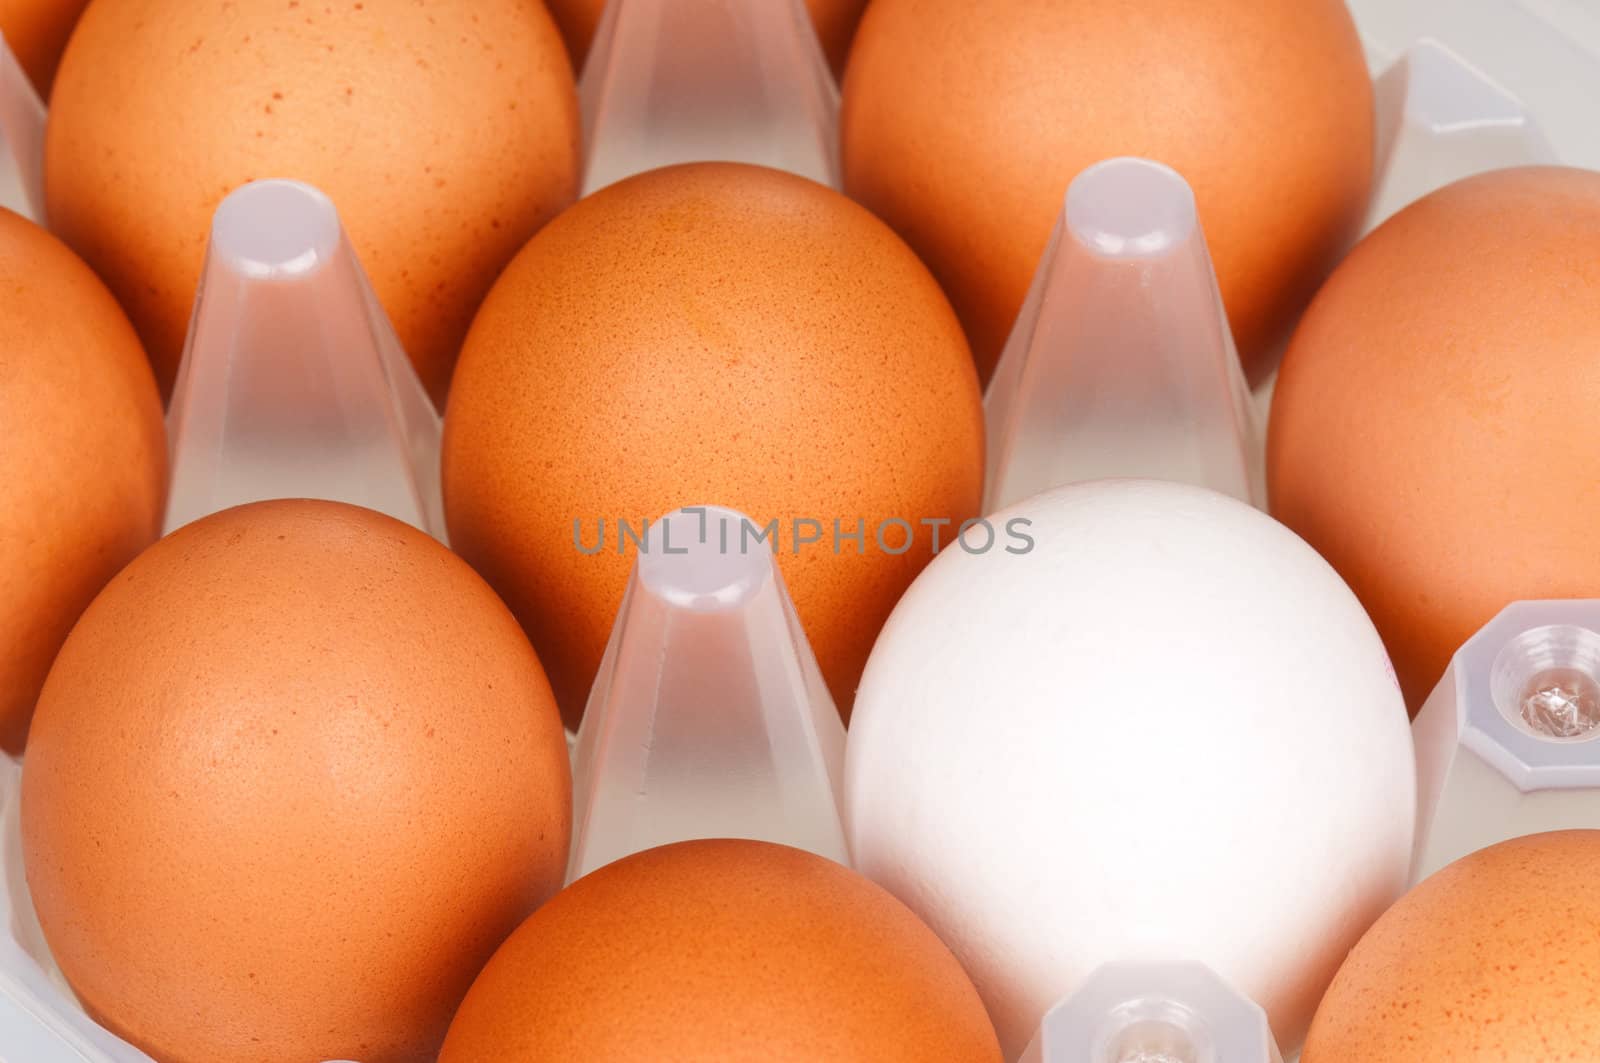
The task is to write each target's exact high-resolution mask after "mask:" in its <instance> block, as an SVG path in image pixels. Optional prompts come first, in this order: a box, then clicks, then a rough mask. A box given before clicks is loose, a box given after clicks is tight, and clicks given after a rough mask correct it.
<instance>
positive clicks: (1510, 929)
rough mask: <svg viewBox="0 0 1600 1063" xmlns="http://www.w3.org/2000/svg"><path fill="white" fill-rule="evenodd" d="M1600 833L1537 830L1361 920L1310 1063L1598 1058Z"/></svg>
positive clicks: (1546, 1062) (1319, 1022)
mask: <svg viewBox="0 0 1600 1063" xmlns="http://www.w3.org/2000/svg"><path fill="white" fill-rule="evenodd" d="M1597 882H1600V831H1561V832H1557V833H1552V834H1538V835H1534V836H1532V837H1528V838H1519V839H1517V840H1515V841H1509V842H1504V843H1502V844H1500V845H1496V846H1493V847H1491V848H1488V849H1483V850H1480V851H1479V852H1476V853H1474V854H1472V855H1471V856H1468V857H1466V858H1465V859H1462V860H1459V861H1457V862H1456V863H1454V864H1452V865H1450V866H1449V867H1447V868H1445V869H1444V870H1442V871H1440V872H1438V873H1436V874H1434V875H1433V876H1431V877H1430V878H1428V879H1427V880H1426V881H1425V882H1423V883H1422V884H1421V885H1420V886H1418V887H1417V888H1416V889H1414V890H1412V892H1411V893H1409V894H1408V895H1407V896H1406V897H1405V898H1404V899H1402V900H1401V901H1400V903H1398V904H1396V905H1395V906H1394V907H1393V908H1392V909H1390V910H1389V912H1388V913H1387V914H1386V915H1384V916H1383V918H1381V919H1379V920H1378V922H1377V923H1376V924H1375V925H1374V926H1373V927H1372V929H1370V930H1369V931H1367V934H1366V936H1365V937H1364V938H1362V939H1361V943H1360V944H1359V945H1357V946H1356V947H1355V949H1354V950H1353V951H1352V952H1351V953H1350V957H1349V959H1347V960H1346V961H1345V964H1344V967H1343V968H1341V969H1340V971H1339V975H1338V977H1337V978H1335V979H1334V982H1333V986H1332V988H1330V989H1329V990H1328V994H1327V996H1326V997H1324V998H1323V1001H1322V1006H1321V1007H1320V1008H1319V1009H1318V1011H1317V1017H1316V1021H1315V1022H1314V1023H1313V1024H1312V1026H1311V1035H1310V1038H1309V1039H1308V1040H1307V1042H1306V1047H1305V1052H1304V1054H1303V1055H1302V1057H1301V1061H1302V1063H1398V1061H1401V1060H1406V1061H1416V1063H1592V1061H1593V1060H1594V1059H1596V1058H1597V1051H1600V889H1597V888H1596V885H1595V884H1596V883H1597Z"/></svg>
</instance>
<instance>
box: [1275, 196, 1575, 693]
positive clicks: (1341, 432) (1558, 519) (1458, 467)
mask: <svg viewBox="0 0 1600 1063" xmlns="http://www.w3.org/2000/svg"><path fill="white" fill-rule="evenodd" d="M1597 349H1600V174H1595V173H1591V172H1589V171H1584V170H1569V169H1559V168H1535V169H1521V170H1504V171H1499V172H1496V173H1490V174H1486V175H1484V176H1481V177H1477V178H1473V179H1471V180H1467V181H1463V182H1461V183H1459V184H1456V185H1452V186H1450V187H1448V188H1445V189H1443V190H1441V191H1439V192H1437V193H1435V194H1434V195H1432V196H1429V197H1427V198H1425V199H1423V200H1422V201H1420V202H1419V203H1416V204H1414V205H1413V206H1411V207H1410V208H1408V209H1406V210H1404V211H1402V212H1401V213H1400V214H1398V215H1396V216H1395V217H1394V218H1392V219H1391V220H1390V221H1389V222H1388V223H1386V224H1385V225H1383V226H1382V227H1380V228H1379V229H1378V230H1377V231H1376V232H1374V233H1373V234H1372V235H1371V236H1369V237H1368V238H1367V239H1366V240H1365V241H1363V242H1362V244H1361V245H1360V246H1359V247H1357V248H1356V249H1355V251H1354V252H1352V253H1351V255H1350V257H1349V258H1348V259H1346V260H1345V262H1344V263H1343V264H1342V265H1341V266H1340V267H1339V269H1338V271H1337V272H1336V273H1335V274H1334V275H1333V277H1332V278H1331V279H1330V280H1329V281H1328V284H1327V286H1326V287H1325V288H1324V289H1323V290H1322V292H1321V294H1320V295H1318V297H1317V299H1316V301H1315V303H1313V304H1312V306H1311V309H1310V310H1309V311H1308V312H1307V314H1306V317H1305V320H1304V321H1303V322H1302V323H1301V326H1300V328H1299V330H1298V331H1297V332H1296V334H1295V337H1294V342H1293V343H1292V344H1291V345H1290V349H1289V353H1288V355H1287V357H1286V359H1285V361H1284V364H1283V371H1282V374H1281V376H1280V377H1279V379H1278V385H1277V392H1276V396H1275V398H1274V400H1273V407H1272V427H1271V431H1270V438H1269V441H1268V480H1269V494H1270V498H1271V504H1272V512H1273V514H1274V515H1275V516H1277V517H1278V519H1279V520H1282V521H1283V522H1284V523H1286V524H1288V525H1289V526H1290V527H1291V528H1293V529H1294V530H1295V531H1297V532H1299V533H1300V534H1301V535H1302V536H1303V537H1305V539H1306V540H1307V541H1309V542H1310V543H1311V545H1312V546H1314V547H1316V548H1317V550H1318V551H1319V552H1320V553H1321V554H1322V555H1323V556H1325V557H1326V558H1327V559H1328V560H1329V561H1331V562H1332V563H1333V566H1334V567H1335V568H1337V569H1338V570H1339V572H1340V574H1341V575H1343V576H1344V578H1345V580H1346V581H1347V582H1348V583H1349V584H1350V586H1351V587H1352V588H1353V589H1354V590H1355V592H1356V594H1357V595H1358V596H1359V597H1360V598H1361V600H1362V603H1363V604H1364V605H1365V606H1366V607H1367V611H1368V612H1369V613H1371V615H1372V618H1373V620H1374V621H1375V622H1376V624H1377V625H1378V631H1379V633H1380V634H1382V635H1383V638H1384V641H1385V642H1386V643H1387V644H1388V647H1389V652H1390V654H1391V655H1392V657H1393V658H1394V664H1395V670H1396V672H1397V673H1398V674H1399V677H1400V682H1401V685H1402V686H1403V687H1404V689H1405V692H1406V698H1407V700H1408V702H1409V703H1410V705H1411V709H1412V711H1413V712H1415V711H1416V710H1417V709H1418V708H1420V707H1421V704H1422V702H1423V700H1424V699H1425V698H1426V697H1427V696H1428V692H1429V691H1430V689H1431V688H1432V687H1433V685H1434V684H1435V683H1436V682H1438V679H1439V677H1440V676H1441V675H1442V674H1443V672H1444V668H1445V666H1446V664H1448V662H1449V660H1450V657H1451V655H1452V654H1453V653H1454V652H1455V651H1456V649H1457V648H1458V647H1459V646H1460V645H1461V643H1462V642H1464V641H1466V639H1468V638H1469V637H1471V636H1472V634H1473V633H1474V632H1476V631H1477V630H1478V629H1479V628H1480V627H1482V626H1483V625H1484V624H1486V623H1487V622H1488V621H1489V620H1490V619H1491V618H1492V617H1493V616H1494V615H1495V614H1496V613H1498V612H1499V611H1500V610H1501V609H1502V608H1504V607H1505V606H1506V605H1508V604H1509V603H1511V602H1513V601H1516V600H1518V599H1524V598H1569V597H1570V598H1590V597H1595V596H1597V595H1600V550H1597V549H1596V547H1595V532H1594V529H1595V526H1596V523H1597V522H1600V438H1597V437H1596V436H1595V435H1594V434H1593V433H1591V432H1587V431H1583V430H1581V429H1579V428H1578V425H1579V424H1581V423H1582V419H1583V416H1584V411H1586V410H1588V409H1589V408H1590V407H1591V406H1592V405H1593V404H1594V403H1596V402H1600V363H1597V362H1596V359H1595V351H1596V350H1597Z"/></svg>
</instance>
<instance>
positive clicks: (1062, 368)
mask: <svg viewBox="0 0 1600 1063" xmlns="http://www.w3.org/2000/svg"><path fill="white" fill-rule="evenodd" d="M984 406H985V413H986V415H987V420H988V433H989V438H988V455H989V469H988V476H987V479H986V484H987V488H986V497H985V500H984V512H986V513H993V512H997V511H998V510H1001V509H1004V508H1005V507H1007V506H1009V505H1012V504H1014V503H1016V502H1019V501H1021V500H1022V499H1025V498H1028V497H1031V496H1033V495H1036V494H1039V493H1040V492H1042V491H1047V490H1050V489H1052V488H1056V487H1060V486H1062V485H1064V484H1068V483H1074V482H1078V481H1082V480H1096V479H1103V478H1108V477H1141V478H1152V479H1164V480H1177V481H1182V482H1185V483H1192V484H1198V485H1200V486H1203V487H1209V488H1212V489H1213V490H1217V491H1221V492H1224V493H1226V494H1230V495H1233V496H1234V497H1236V498H1239V499H1242V500H1244V501H1247V502H1251V503H1255V504H1260V503H1261V502H1262V500H1263V497H1264V490H1263V475H1262V469H1261V466H1260V461H1261V459H1260V452H1261V447H1260V442H1259V440H1260V428H1259V426H1258V424H1257V417H1256V412H1255V408H1254V406H1253V404H1252V401H1251V398H1250V392H1249V388H1248V386H1247V385H1246V383H1245V378H1244V371H1243V370H1242V369H1241V367H1240V365H1239V357H1238V353H1237V351H1236V350H1235V348H1234V343H1233V334H1232V331H1231V330H1230V328H1229V326H1228V320H1227V315H1226V313H1225V312H1224V310H1223V308H1222V298H1221V295H1220V293H1219V291H1218V288H1217V281H1216V274H1215V272H1214V271H1213V269H1212V266H1211V257H1210V254H1209V253H1208V252H1207V250H1206V243H1205V235H1204V233H1203V232H1202V231H1201V228H1200V221H1199V216H1198V214H1197V213H1196V211H1195V201H1194V193H1193V192H1192V191H1191V190H1190V188H1189V185H1188V183H1187V182H1186V181H1184V179H1183V178H1182V177H1180V176H1179V175H1178V174H1177V172H1176V171H1174V170H1172V169H1170V168H1169V167H1167V166H1164V165H1162V164H1160V163H1157V162H1152V161H1149V160H1147V159H1135V158H1120V159H1109V160H1107V161H1105V162H1101V163H1098V164H1096V165H1094V166H1091V167H1090V168H1089V169H1087V170H1085V171H1084V172H1083V173H1081V174H1079V175H1078V177H1077V178H1076V179H1075V180H1074V181H1073V182H1072V184H1071V186H1070V187H1069V188H1068V190H1067V196H1066V206H1065V209H1064V210H1063V211H1062V214H1061V218H1060V220H1059V221H1058V222H1057V223H1056V228H1055V233H1054V235H1053V236H1052V237H1051V240H1050V244H1049V246H1048V248H1047V249H1046V251H1045V253H1044V257H1043V259H1042V260H1041V261H1040V264H1039V269H1038V271H1037V273H1036V274H1035V275H1034V281H1033V287H1032V289H1031V290H1030V291H1029V293H1028V298H1027V301H1026V302H1025V303H1024V304H1023V307H1022V311H1021V313H1020V314H1018V316H1017V322H1016V325H1015V327H1014V328H1013V329H1012V332H1011V337H1010V339H1009V340H1008V341H1007V343H1006V347H1005V350H1004V352H1003V353H1002V354H1001V357H1000V363H999V366H998V367H997V369H996V371H995V376H994V380H993V381H992V382H991V383H990V386H989V392H988V395H987V396H986V398H985V403H984Z"/></svg>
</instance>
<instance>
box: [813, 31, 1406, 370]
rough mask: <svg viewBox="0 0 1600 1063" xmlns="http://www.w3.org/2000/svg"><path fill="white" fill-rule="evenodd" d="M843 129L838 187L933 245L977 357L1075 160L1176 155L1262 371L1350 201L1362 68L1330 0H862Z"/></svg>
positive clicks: (998, 343) (1020, 281) (1013, 296)
mask: <svg viewBox="0 0 1600 1063" xmlns="http://www.w3.org/2000/svg"><path fill="white" fill-rule="evenodd" d="M842 138H843V139H842V147H843V160H844V174H845V190H846V191H847V192H848V193H849V194H850V195H851V196H853V197H855V198H856V199H858V200H860V201H861V202H862V203H864V204H866V205H867V206H868V207H869V208H871V209H872V210H873V211H874V212H876V213H877V214H878V215H879V216H880V217H882V218H884V219H885V220H886V221H888V222H889V224H890V225H892V226H894V228H895V229H896V231H898V232H899V233H900V234H901V235H902V236H904V237H905V238H906V240H907V241H908V242H909V243H910V244H911V246H912V247H914V248H915V249H916V250H917V252H918V254H920V255H922V257H923V259H924V260H926V261H927V263H928V265H929V266H930V267H932V269H933V272H934V274H935V276H937V277H938V278H939V280H940V282H941V283H942V284H943V285H944V287H945V290H946V291H947V292H949V293H950V298H951V301H952V302H954V303H955V307H956V311H957V312H958V313H959V314H960V315H961V320H962V323H963V324H964V325H965V326H966V328H967V334H968V336H969V338H970V339H971V341H972V347H973V353H974V355H975V357H976V358H977V360H978V366H979V370H980V372H981V373H982V374H983V376H984V377H985V379H987V377H988V375H989V373H990V372H991V371H992V370H993V367H994V364H995V362H996V360H997V359H998V358H999V355H1000V350H1001V347H1002V346H1003V345H1004V343H1005V339H1006V336H1007V335H1008V334H1009V332H1010V331H1011V326H1012V323H1013V321H1014V319H1015V318H1016V315H1017V311H1018V310H1019V309H1020V307H1021V306H1022V301H1023V297H1024V296H1025V295H1026V294H1027V291H1028V286H1029V284H1030V282H1031V280H1032V277H1033V272H1034V269H1035V268H1036V267H1037V266H1038V264H1039V258H1040V256H1041V255H1042V254H1043V252H1044V249H1045V244H1046V243H1047V242H1048V240H1049V238H1050V233H1051V231H1052V228H1053V226H1054V224H1055V220H1056V218H1057V216H1058V215H1059V214H1060V211H1061V205H1062V202H1063V199H1064V197H1065V195H1066V191H1067V185H1068V184H1069V183H1070V182H1071V181H1072V179H1073V178H1074V177H1075V176H1077V175H1078V174H1079V173H1080V172H1082V171H1083V170H1084V169H1085V168H1087V167H1089V166H1091V165H1093V164H1094V163H1096V162H1100V161H1101V160H1103V159H1107V158H1111V157H1113V156H1121V155H1139V156H1145V157H1148V158H1152V159H1157V160H1159V161H1161V162H1164V163H1166V164H1168V165H1170V166H1172V167H1174V168H1175V169H1177V170H1178V171H1179V172H1180V173H1182V174H1183V176H1184V177H1185V178H1186V179H1187V180H1188V181H1189V183H1190V184H1191V185H1192V186H1193V187H1194V192H1195V198H1196V201H1197V203H1198V205H1199V209H1200V219H1201V221H1202V223H1203V224H1204V226H1205V234H1206V243H1207V245H1208V246H1209V247H1210V250H1211V254H1212V257H1213V258H1214V259H1215V262H1216V269H1217V279H1218V281H1219V283H1220V284H1221V287H1222V294H1223V299H1224V301H1225V302H1226V304H1227V308H1228V316H1229V318H1230V320H1231V321H1232V324H1233V331H1234V336H1235V338H1236V339H1237V340H1238V346H1239V354H1240V357H1241V359H1242V360H1243V362H1244V365H1245V368H1246V370H1247V371H1248V372H1249V373H1250V375H1251V377H1252V378H1256V379H1259V378H1261V377H1263V376H1264V375H1265V374H1266V372H1267V371H1268V370H1269V369H1270V368H1271V365H1270V361H1271V358H1272V357H1273V356H1274V355H1275V353H1276V348H1277V345H1278V343H1279V342H1281V341H1282V339H1283V338H1284V337H1285V335H1286V334H1287V332H1288V331H1289V329H1290V328H1291V326H1292V325H1293V321H1294V318H1295V316H1296V315H1297V314H1298V313H1299V312H1300V310H1301V309H1302V308H1303V307H1304V306H1305V303H1306V301H1307V300H1309V299H1310V298H1311V295H1312V293H1313V292H1314V291H1315V290H1316V286H1317V284H1318V283H1319V282H1320V281H1321V280H1322V278H1323V277H1324V276H1325V275H1326V273H1327V271H1328V270H1329V269H1330V268H1331V267H1332V266H1333V264H1334V261H1335V259H1336V257H1337V255H1338V254H1339V252H1340V251H1342V250H1343V248H1344V246H1345V245H1346V244H1347V242H1348V241H1349V240H1350V239H1353V238H1354V236H1355V228H1356V227H1357V226H1358V225H1359V224H1360V222H1361V218H1362V214H1363V212H1364V210H1365V208H1366V204H1367V199H1368V196H1369V194H1370V191H1371V184H1372V168H1373V140H1374V131H1373V95H1372V84H1371V82H1370V80H1369V75H1368V73H1367V64H1366V59H1365V56H1364V53H1363V52H1362V47H1361V41H1360V38H1359V37H1358V36H1357V35H1356V28H1355V23H1354V21H1353V20H1352V19H1351V17H1350V12H1349V11H1348V10H1347V9H1346V8H1345V4H1344V2H1343V0H1212V2H1206V3H1197V2H1195V0H1074V2H1072V3H1063V2H1061V0H986V2H985V3H982V4H976V3H973V2H972V0H874V2H873V3H872V4H871V6H870V7H869V8H868V9H867V13H866V15H865V17H864V18H863V19H862V22H861V27H860V30H859V31H858V32H857V34H856V39H855V45H854V47H853V50H852V51H851V54H850V65H849V69H848V70H847V72H846V75H845V82H844V111H843V115H842Z"/></svg>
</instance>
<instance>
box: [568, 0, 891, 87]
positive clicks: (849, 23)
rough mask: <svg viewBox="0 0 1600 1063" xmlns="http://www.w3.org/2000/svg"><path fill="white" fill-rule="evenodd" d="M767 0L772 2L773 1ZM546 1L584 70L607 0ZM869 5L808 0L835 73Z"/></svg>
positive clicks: (577, 64)
mask: <svg viewBox="0 0 1600 1063" xmlns="http://www.w3.org/2000/svg"><path fill="white" fill-rule="evenodd" d="M763 2H764V3H772V2H773V0H763ZM778 2H780V3H784V2H787V0H778ZM545 4H546V6H547V7H549V8H550V13H551V14H552V15H554V16H555V19H556V24H557V25H559V26H560V27H561V35H562V36H563V37H565V38H566V41H567V51H568V53H570V54H571V56H572V65H573V66H575V67H577V68H578V69H580V70H581V69H582V68H583V61H584V59H586V58H587V57H588V55H589V45H590V44H591V43H592V42H593V41H594V31H595V30H596V29H597V28H598V27H599V25H600V16H601V15H602V14H604V13H605V7H606V0H545ZM866 6H867V0H806V7H807V8H808V9H809V10H810V11H811V23H812V25H814V26H815V27H816V30H817V37H818V39H819V40H820V41H821V42H822V50H823V52H825V53H826V54H827V56H828V62H829V63H830V64H832V66H833V70H834V73H835V74H838V73H842V72H843V71H844V61H845V59H846V58H847V57H848V56H849V54H850V40H851V38H853V37H854V36H855V33H856V23H858V22H860V21H861V12H862V11H864V10H866Z"/></svg>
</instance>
